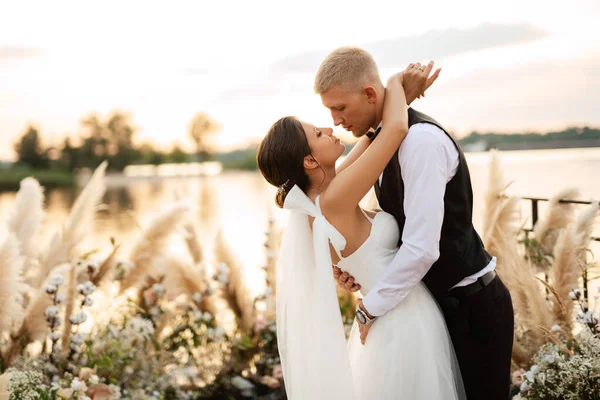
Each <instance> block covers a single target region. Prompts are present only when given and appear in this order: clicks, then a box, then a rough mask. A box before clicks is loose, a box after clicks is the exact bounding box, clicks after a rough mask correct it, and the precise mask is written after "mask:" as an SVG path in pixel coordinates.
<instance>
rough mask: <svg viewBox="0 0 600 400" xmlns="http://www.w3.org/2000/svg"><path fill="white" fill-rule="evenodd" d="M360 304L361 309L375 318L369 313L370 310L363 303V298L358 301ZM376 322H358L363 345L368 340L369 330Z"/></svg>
mask: <svg viewBox="0 0 600 400" xmlns="http://www.w3.org/2000/svg"><path fill="white" fill-rule="evenodd" d="M358 306H359V307H360V309H361V310H363V311H364V312H365V313H366V314H367V315H368V316H369V318H373V316H372V315H371V314H369V312H368V311H367V309H366V308H365V306H364V305H363V302H362V299H360V300H359V301H358ZM374 323H375V322H373V323H372V324H369V325H363V324H360V323H359V324H358V332H359V333H360V342H361V343H362V344H363V345H364V344H365V342H366V341H367V336H368V335H369V330H370V329H371V327H372V326H373V324H374Z"/></svg>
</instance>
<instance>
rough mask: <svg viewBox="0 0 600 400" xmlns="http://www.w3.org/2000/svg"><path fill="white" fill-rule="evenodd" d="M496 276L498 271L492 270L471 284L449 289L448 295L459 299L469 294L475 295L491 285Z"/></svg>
mask: <svg viewBox="0 0 600 400" xmlns="http://www.w3.org/2000/svg"><path fill="white" fill-rule="evenodd" d="M495 277H496V271H490V272H488V273H487V274H485V275H483V276H481V277H479V278H477V280H476V281H475V282H473V283H471V284H470V285H467V286H460V287H457V288H454V289H451V290H450V291H448V293H447V294H446V296H451V297H454V298H457V299H459V300H462V299H465V298H467V297H469V296H472V295H474V294H475V293H477V292H479V291H480V290H481V289H483V288H484V287H486V286H487V285H489V284H490V283H491V282H492V281H493V280H494V278H495Z"/></svg>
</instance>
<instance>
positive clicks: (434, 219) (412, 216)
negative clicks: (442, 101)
mask: <svg viewBox="0 0 600 400" xmlns="http://www.w3.org/2000/svg"><path fill="white" fill-rule="evenodd" d="M448 143H450V144H451V146H448ZM452 150H454V152H452ZM398 158H399V162H400V166H401V171H402V180H403V181H404V213H405V215H406V222H405V225H404V230H403V232H402V246H400V249H399V250H398V253H397V254H396V256H395V257H394V259H393V260H392V262H391V263H390V265H389V266H388V268H387V269H386V272H385V273H384V274H383V275H382V276H381V277H380V278H379V280H378V282H377V283H376V284H375V286H374V287H373V288H372V289H371V290H370V291H369V293H368V294H367V295H366V296H365V297H364V299H363V306H364V308H365V309H366V311H368V312H369V314H372V315H375V316H380V315H383V314H385V313H386V312H387V311H389V310H390V309H392V308H394V307H395V306H396V305H398V304H399V303H400V302H401V301H402V300H403V299H404V298H405V297H406V295H407V294H408V293H409V292H410V290H411V289H412V288H413V287H414V286H415V285H416V284H417V283H418V282H420V281H421V280H422V279H423V277H424V276H425V274H427V272H428V271H429V269H430V268H431V266H432V265H433V263H434V262H436V261H437V259H438V258H439V254H440V253H439V241H440V234H441V229H442V222H443V220H444V194H445V191H446V184H447V183H448V181H449V180H450V179H451V178H452V176H453V175H454V173H455V171H456V167H457V166H458V151H457V150H456V148H454V145H453V144H452V141H451V140H450V139H449V138H448V137H447V136H446V134H445V133H444V132H443V131H442V130H441V129H439V128H438V127H437V126H434V125H431V124H417V125H414V126H413V127H411V129H410V131H409V133H408V135H407V137H406V139H405V140H404V143H402V146H401V148H400V152H399V155H398Z"/></svg>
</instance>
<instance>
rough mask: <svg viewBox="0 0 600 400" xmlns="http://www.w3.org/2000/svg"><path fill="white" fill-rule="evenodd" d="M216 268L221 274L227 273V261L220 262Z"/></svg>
mask: <svg viewBox="0 0 600 400" xmlns="http://www.w3.org/2000/svg"><path fill="white" fill-rule="evenodd" d="M217 269H218V270H219V273H221V274H228V273H229V266H228V265H227V263H224V262H222V263H220V264H219V266H218V267H217Z"/></svg>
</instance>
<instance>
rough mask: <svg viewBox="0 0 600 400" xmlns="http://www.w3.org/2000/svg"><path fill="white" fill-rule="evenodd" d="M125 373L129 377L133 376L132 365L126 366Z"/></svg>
mask: <svg viewBox="0 0 600 400" xmlns="http://www.w3.org/2000/svg"><path fill="white" fill-rule="evenodd" d="M124 371H125V373H126V374H127V375H131V374H133V372H134V371H133V367H132V366H131V365H128V366H126V367H125V370H124Z"/></svg>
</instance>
